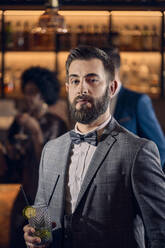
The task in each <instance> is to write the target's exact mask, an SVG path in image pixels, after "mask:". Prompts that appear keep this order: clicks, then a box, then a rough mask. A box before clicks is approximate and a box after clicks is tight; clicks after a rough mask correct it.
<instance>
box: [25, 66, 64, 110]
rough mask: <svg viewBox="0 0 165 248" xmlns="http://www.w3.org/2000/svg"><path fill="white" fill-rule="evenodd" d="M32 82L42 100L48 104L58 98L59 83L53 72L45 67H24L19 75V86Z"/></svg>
mask: <svg viewBox="0 0 165 248" xmlns="http://www.w3.org/2000/svg"><path fill="white" fill-rule="evenodd" d="M28 83H33V84H34V85H35V86H36V87H37V88H38V90H39V92H40V94H41V96H42V98H43V100H44V101H45V102H46V103H47V104H48V105H52V104H54V103H55V102H56V101H57V100H58V98H59V92H60V84H59V82H58V80H57V78H56V76H55V73H54V72H52V71H50V70H49V69H47V68H43V67H40V66H34V67H30V68H28V69H26V70H25V71H24V72H23V73H22V75H21V88H22V91H23V92H24V89H25V86H26V85H27V84H28Z"/></svg>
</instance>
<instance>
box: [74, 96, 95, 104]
mask: <svg viewBox="0 0 165 248" xmlns="http://www.w3.org/2000/svg"><path fill="white" fill-rule="evenodd" d="M79 100H82V101H89V102H93V98H92V97H91V96H86V95H85V96H84V95H82V96H77V97H76V98H75V99H74V103H77V102H78V101H79Z"/></svg>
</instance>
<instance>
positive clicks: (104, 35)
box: [98, 24, 110, 48]
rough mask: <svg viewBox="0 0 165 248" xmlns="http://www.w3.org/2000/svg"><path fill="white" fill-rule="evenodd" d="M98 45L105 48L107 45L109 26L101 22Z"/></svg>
mask: <svg viewBox="0 0 165 248" xmlns="http://www.w3.org/2000/svg"><path fill="white" fill-rule="evenodd" d="M98 42H99V47H101V48H107V47H109V45H110V44H109V28H108V26H107V25H105V24H103V25H102V26H101V32H100V33H99V35H98Z"/></svg>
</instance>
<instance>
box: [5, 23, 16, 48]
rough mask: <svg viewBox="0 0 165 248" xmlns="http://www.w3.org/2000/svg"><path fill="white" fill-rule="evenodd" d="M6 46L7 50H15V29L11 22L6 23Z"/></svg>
mask: <svg viewBox="0 0 165 248" xmlns="http://www.w3.org/2000/svg"><path fill="white" fill-rule="evenodd" d="M5 44H6V49H7V50H13V49H14V37H13V27H12V23H11V22H6V23H5Z"/></svg>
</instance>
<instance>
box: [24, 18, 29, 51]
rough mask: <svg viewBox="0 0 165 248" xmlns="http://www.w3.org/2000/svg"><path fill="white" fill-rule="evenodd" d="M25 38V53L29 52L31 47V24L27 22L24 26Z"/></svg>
mask: <svg viewBox="0 0 165 248" xmlns="http://www.w3.org/2000/svg"><path fill="white" fill-rule="evenodd" d="M23 38H24V45H23V49H24V50H25V51H28V50H29V46H30V40H29V39H30V27H29V22H28V21H25V22H24V25H23Z"/></svg>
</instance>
